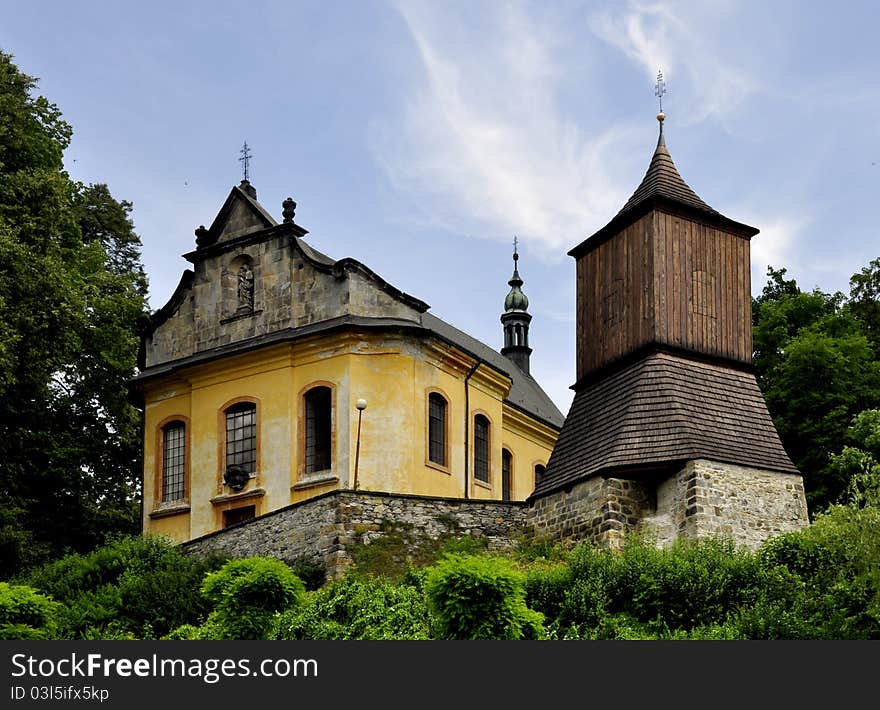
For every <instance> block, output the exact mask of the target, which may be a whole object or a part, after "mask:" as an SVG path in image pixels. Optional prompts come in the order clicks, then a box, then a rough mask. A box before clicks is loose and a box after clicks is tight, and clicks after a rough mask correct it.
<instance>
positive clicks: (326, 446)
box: [305, 386, 333, 473]
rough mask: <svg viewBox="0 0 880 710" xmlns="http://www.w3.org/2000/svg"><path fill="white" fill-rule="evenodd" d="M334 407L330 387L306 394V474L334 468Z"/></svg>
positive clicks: (313, 390) (311, 390)
mask: <svg viewBox="0 0 880 710" xmlns="http://www.w3.org/2000/svg"><path fill="white" fill-rule="evenodd" d="M332 406H333V393H332V390H331V389H330V388H329V387H323V386H320V387H313V388H312V389H310V390H309V391H308V392H306V395H305V409H306V437H305V444H306V451H305V454H306V455H305V459H306V473H315V472H317V471H326V470H328V469H329V468H330V467H331V466H332V456H331V449H332V446H331V444H332V441H331V438H332V437H331V431H332V415H333V412H332Z"/></svg>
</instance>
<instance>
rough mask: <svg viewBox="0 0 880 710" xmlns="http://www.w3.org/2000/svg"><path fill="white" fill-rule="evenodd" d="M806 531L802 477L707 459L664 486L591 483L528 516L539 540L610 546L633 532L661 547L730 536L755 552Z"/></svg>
mask: <svg viewBox="0 0 880 710" xmlns="http://www.w3.org/2000/svg"><path fill="white" fill-rule="evenodd" d="M808 524H809V518H808V514H807V503H806V498H805V496H804V487H803V480H802V478H801V477H800V476H798V475H793V474H785V473H776V472H773V471H764V470H760V469H754V468H746V467H743V466H734V465H731V464H723V463H718V462H715V461H707V460H703V459H698V460H695V461H688V462H687V464H685V466H684V467H683V468H682V469H681V470H680V471H678V472H676V473H675V474H673V475H672V476H669V477H667V478H665V479H663V480H661V481H655V480H651V479H640V480H626V479H621V478H606V479H603V478H601V477H596V478H591V479H588V480H586V481H582V482H581V483H578V484H575V485H574V486H573V488H572V489H571V491H570V492H569V493H566V492H564V491H559V492H556V493H553V494H551V495H548V496H545V497H543V498H541V499H538V500H537V501H535V502H534V505H533V507H532V509H531V511H530V528H531V532H532V534H533V535H536V536H539V537H547V538H552V539H556V540H559V541H560V542H567V543H576V542H579V541H581V540H592V541H593V542H595V543H596V544H599V545H603V546H610V547H616V546H619V544H620V543H621V542H622V540H623V537H624V536H625V534H626V533H627V532H629V531H634V532H640V533H644V534H645V535H647V536H649V537H652V538H653V539H654V540H655V541H656V542H657V544H658V545H660V546H667V545H669V544H671V543H672V542H673V541H674V540H675V539H677V538H685V539H706V538H709V537H715V536H725V537H729V538H731V539H733V541H734V542H735V543H736V544H737V545H742V546H745V547H748V548H750V549H755V548H757V547H758V546H759V545H760V544H761V542H763V541H764V540H766V539H767V538H768V537H771V536H773V535H777V534H780V533H783V532H789V531H794V530H799V529H801V528H803V527H806V526H807V525H808Z"/></svg>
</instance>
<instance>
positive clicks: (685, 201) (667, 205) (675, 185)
mask: <svg viewBox="0 0 880 710" xmlns="http://www.w3.org/2000/svg"><path fill="white" fill-rule="evenodd" d="M658 208H659V209H665V210H671V211H673V212H676V213H680V214H685V215H687V216H689V217H691V218H694V219H697V220H698V221H702V222H706V223H707V224H711V225H714V226H718V227H720V228H722V229H726V230H728V231H730V232H732V233H734V234H737V235H739V236H741V237H743V238H745V239H751V238H752V237H753V236H755V235H756V234H757V233H758V230H757V229H756V228H755V227H751V226H749V225H747V224H743V223H741V222H736V221H735V220H732V219H730V218H729V217H725V216H724V215H723V214H721V213H720V212H718V211H717V210H716V209H714V208H712V207H710V206H709V205H708V204H706V203H705V202H704V201H703V200H702V199H701V198H700V197H699V196H698V195H697V193H695V192H694V191H693V190H692V189H691V188H690V186H689V185H688V184H687V183H686V182H685V181H684V178H682V176H681V174H680V173H679V172H678V168H676V167H675V163H674V162H673V161H672V156H671V155H670V154H669V150H668V149H667V148H666V139H665V138H664V137H663V124H662V122H661V124H660V136H659V138H658V139H657V147H656V148H655V150H654V154H653V155H652V156H651V162H650V164H649V165H648V170H647V171H646V172H645V176H644V177H643V178H642V182H641V183H639V186H638V187H637V188H636V190H635V192H633V194H632V196H631V197H630V198H629V199H628V200H627V201H626V204H624V205H623V207H621V209H620V211H619V212H618V213H617V214H616V215H614V217H613V218H612V219H611V221H610V222H608V224H606V225H605V226H604V227H602V228H601V229H600V230H598V231H597V232H595V233H594V234H592V235H591V236H590V237H587V238H586V239H585V240H584V241H582V242H581V243H580V244H578V245H577V246H576V247H574V248H573V249H571V250H569V252H568V254H569V256H573V257H575V258H578V257H579V256H581V255H583V254H585V253H586V252H588V251H590V250H592V249H595V248H596V247H598V246H599V245H600V244H602V243H604V242H605V241H607V240H608V239H610V238H611V237H613V236H614V235H615V234H617V233H619V232H621V231H622V230H623V229H625V228H626V227H627V226H628V225H630V224H632V223H633V222H635V221H636V220H637V219H639V218H640V217H642V216H643V215H645V214H647V213H648V212H650V211H651V210H652V209H658Z"/></svg>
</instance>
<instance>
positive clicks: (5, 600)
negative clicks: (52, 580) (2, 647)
mask: <svg viewBox="0 0 880 710" xmlns="http://www.w3.org/2000/svg"><path fill="white" fill-rule="evenodd" d="M58 607H59V604H57V603H56V602H54V601H52V600H51V599H49V598H48V597H46V596H45V595H43V594H40V593H39V592H38V591H37V590H36V589H34V588H33V587H28V586H25V585H13V584H8V583H7V582H0V639H31V640H37V639H48V638H52V636H53V634H54V628H53V627H54V625H55V615H56V614H57V612H58Z"/></svg>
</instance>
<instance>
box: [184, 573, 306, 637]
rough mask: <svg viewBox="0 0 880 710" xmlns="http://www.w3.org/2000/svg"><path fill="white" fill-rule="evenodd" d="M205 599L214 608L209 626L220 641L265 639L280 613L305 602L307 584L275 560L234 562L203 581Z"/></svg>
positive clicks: (202, 588) (209, 618)
mask: <svg viewBox="0 0 880 710" xmlns="http://www.w3.org/2000/svg"><path fill="white" fill-rule="evenodd" d="M201 591H202V596H203V597H204V598H205V599H207V600H208V601H209V602H210V603H211V604H212V605H213V611H212V612H211V614H210V616H209V617H208V624H209V625H210V626H213V627H214V629H215V630H216V635H215V636H214V637H215V638H220V639H265V638H269V636H270V634H271V632H272V631H273V628H272V624H273V621H275V617H276V615H277V614H279V613H280V612H284V611H287V610H289V609H292V608H295V607H296V606H297V605H299V604H300V603H301V602H302V599H303V596H304V595H305V591H306V590H305V585H304V584H303V583H302V580H301V579H300V578H299V577H297V576H296V574H294V572H293V570H292V569H291V568H290V567H288V566H287V565H286V564H285V563H284V562H282V561H281V560H277V559H275V558H273V557H246V558H243V559H237V560H231V561H229V562H227V563H226V564H224V565H223V566H222V567H221V568H220V569H218V570H217V571H215V572H211V573H209V574H208V575H207V576H206V577H205V579H204V581H203V582H202V587H201Z"/></svg>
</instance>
